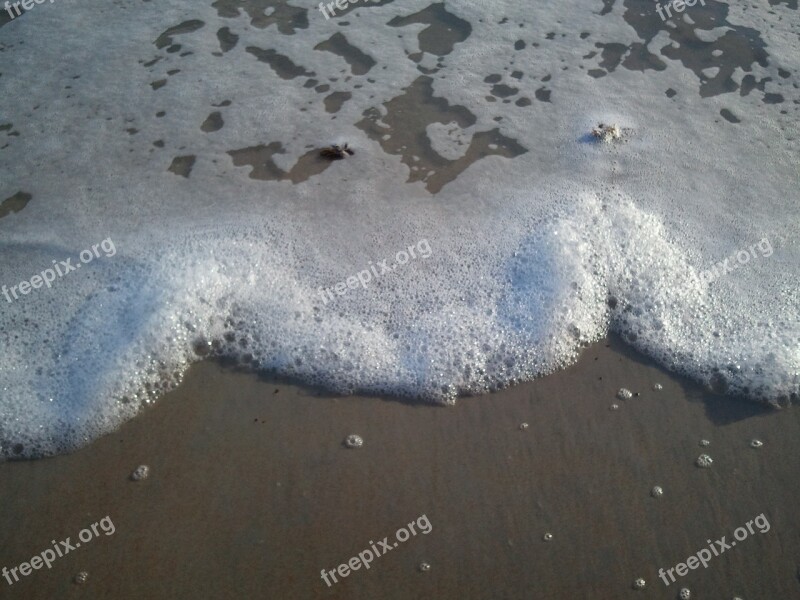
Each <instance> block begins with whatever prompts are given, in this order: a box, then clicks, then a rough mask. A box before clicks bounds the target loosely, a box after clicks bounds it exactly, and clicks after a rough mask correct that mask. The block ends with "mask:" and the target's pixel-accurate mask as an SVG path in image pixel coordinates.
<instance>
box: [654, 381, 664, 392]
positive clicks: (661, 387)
mask: <svg viewBox="0 0 800 600" xmlns="http://www.w3.org/2000/svg"><path fill="white" fill-rule="evenodd" d="M663 389H664V386H663V385H661V384H660V383H654V384H653V391H656V392H660V391H661V390H663Z"/></svg>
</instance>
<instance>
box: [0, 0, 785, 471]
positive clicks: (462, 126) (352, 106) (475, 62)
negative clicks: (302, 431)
mask: <svg viewBox="0 0 800 600" xmlns="http://www.w3.org/2000/svg"><path fill="white" fill-rule="evenodd" d="M0 23H2V27H1V28H0V50H2V52H0V57H2V60H1V61H0V74H1V75H0V87H2V90H3V91H2V93H3V94H4V97H5V98H9V99H11V101H7V102H6V103H4V107H3V112H2V115H0V149H1V151H2V156H3V157H4V160H3V167H2V169H3V175H2V177H1V178H0V180H1V181H2V190H0V202H2V205H0V217H1V218H0V232H1V234H2V238H0V240H1V241H0V245H2V255H1V256H2V258H0V264H1V266H2V268H0V274H1V276H2V281H0V284H2V285H5V286H6V287H5V288H3V294H4V297H3V298H0V304H2V312H0V332H1V333H0V336H2V342H3V343H2V345H0V387H1V388H2V391H3V394H2V397H0V407H2V410H0V415H2V416H1V417H0V440H1V441H0V446H2V452H3V453H4V454H5V455H6V456H33V455H40V454H51V453H57V452H63V451H67V450H70V449H73V448H75V447H77V446H80V445H83V444H85V443H86V442H88V441H89V440H91V439H94V438H95V437H97V436H98V435H101V434H102V433H105V432H107V431H109V430H110V429H112V428H114V427H115V426H117V425H118V424H119V423H120V422H122V421H124V420H125V419H128V418H130V417H131V416H133V415H134V414H136V413H137V412H138V411H139V410H140V409H141V407H142V406H144V405H146V404H147V403H149V402H151V401H153V400H155V399H157V398H158V397H159V396H160V395H161V394H163V392H164V391H166V390H167V389H170V388H172V387H174V386H175V385H176V384H177V383H178V382H179V381H180V380H181V377H182V374H183V373H184V371H185V370H186V368H187V367H188V365H189V364H190V363H192V362H194V361H197V360H199V359H200V358H202V357H204V356H208V355H209V354H215V353H220V354H227V355H232V356H235V357H237V358H238V359H240V360H241V362H242V363H243V364H245V365H246V366H250V367H253V368H256V369H267V370H274V371H277V372H279V373H280V374H282V375H290V376H295V377H298V378H300V379H301V380H303V381H306V382H308V383H312V384H322V385H324V386H326V387H328V388H330V389H332V390H335V391H337V392H343V393H344V392H353V391H362V392H372V393H388V394H393V395H402V396H410V397H415V398H424V399H427V400H431V401H437V402H446V403H447V402H453V401H455V399H456V398H457V397H458V396H459V395H461V394H466V393H481V392H485V391H490V390H493V389H497V388H499V387H503V386H506V385H509V384H511V383H515V382H519V381H522V380H526V379H530V378H533V377H535V376H537V375H542V374H547V373H550V372H552V371H555V370H557V369H561V368H563V367H564V366H566V365H568V364H571V363H572V362H573V361H574V360H575V358H576V356H577V354H578V353H579V351H580V349H581V348H582V347H584V346H585V345H586V344H588V343H590V342H591V341H594V340H597V339H600V338H602V337H603V336H605V335H606V334H607V333H608V332H609V331H614V332H617V333H620V334H622V335H623V336H624V337H625V339H626V340H627V341H628V342H629V343H631V344H632V345H634V346H635V347H637V348H638V349H640V350H641V351H643V352H645V353H646V354H648V355H650V356H651V357H653V358H655V359H656V360H657V361H659V362H660V363H661V364H663V365H664V366H666V367H667V368H669V369H671V370H673V371H676V372H680V373H683V374H687V375H689V376H691V377H693V378H695V379H696V380H699V381H701V382H703V383H705V384H706V385H708V386H709V387H712V388H713V389H715V390H717V391H720V392H724V393H728V394H731V395H735V394H744V395H747V396H749V397H751V398H752V399H754V400H767V401H771V402H774V403H785V402H787V401H788V400H789V399H791V398H796V396H797V394H798V387H799V381H800V379H799V378H798V372H799V369H800V343H799V342H800V322H799V321H798V314H799V313H800V311H799V310H798V309H799V308H800V303H799V302H798V287H797V280H798V265H800V260H798V259H799V258H800V256H799V255H798V254H799V252H798V246H797V241H796V240H797V233H798V229H799V227H798V225H800V219H798V216H800V215H798V206H799V205H798V203H797V192H796V189H797V179H798V164H799V163H798V153H797V151H798V126H797V111H798V105H799V104H800V95H799V94H798V84H800V79H799V78H798V75H797V72H798V68H800V56H799V55H798V54H797V52H796V51H795V46H794V44H796V38H797V34H798V22H797V6H796V3H793V2H791V1H789V2H778V3H774V4H772V3H771V4H770V6H769V7H767V6H740V5H733V4H731V5H728V4H726V3H723V2H716V1H714V0H707V1H706V2H705V4H704V5H702V4H697V5H695V6H692V7H687V8H686V10H685V12H684V13H683V15H682V17H681V18H680V19H677V18H673V19H672V20H671V21H669V22H662V20H661V18H660V17H659V16H658V13H657V11H656V9H655V3H652V2H646V1H633V0H627V1H624V2H619V1H618V0H617V1H614V0H604V1H602V2H600V1H598V2H596V3H593V4H592V3H590V4H587V3H585V2H578V1H565V2H558V3H555V4H553V5H551V6H535V7H533V6H519V5H517V3H514V2H493V3H491V4H486V3H481V4H479V5H462V4H455V3H454V4H441V3H434V4H431V3H428V2H424V1H415V0H409V1H406V0H402V1H401V0H395V1H383V2H366V1H363V2H360V3H356V4H354V5H353V6H351V7H349V8H348V9H347V10H346V12H345V13H344V14H338V13H337V15H335V16H333V17H331V18H330V19H327V20H326V18H325V17H324V16H323V15H322V14H321V12H320V11H319V10H317V9H316V8H315V7H306V6H300V5H295V4H292V3H286V2H277V1H273V0H242V1H239V2H236V1H225V2H222V1H218V2H214V3H213V4H212V3H206V4H199V3H189V2H178V1H173V2H162V3H159V4H157V5H156V4H155V3H140V2H119V3H115V4H113V5H108V4H107V3H101V2H97V1H92V0H89V1H86V2H82V3H80V4H67V3H58V2H55V3H52V4H50V3H45V4H42V5H35V8H34V9H32V10H31V11H29V13H27V14H25V15H22V16H20V17H16V18H14V19H13V20H12V19H9V18H8V17H6V18H5V19H4V20H3V21H0ZM599 123H616V124H618V125H619V126H620V127H622V128H623V133H624V135H623V138H622V139H621V140H620V141H619V142H617V143H611V144H602V143H597V142H596V141H595V140H594V139H593V138H592V137H591V135H590V132H591V129H592V128H593V127H595V126H597V125H598V124H599ZM335 142H336V143H344V142H347V143H348V144H349V145H350V147H351V148H352V149H353V150H354V152H355V154H354V155H353V156H350V157H348V158H346V159H345V160H342V161H332V162H328V161H325V160H323V159H321V158H320V157H319V149H320V148H321V147H323V146H326V145H328V144H331V143H335ZM106 240H110V241H111V243H112V244H113V247H114V253H113V254H111V253H110V252H108V251H106V250H105V248H106V247H110V245H109V244H106V246H104V247H102V248H99V249H98V250H94V251H92V250H91V249H92V246H99V245H100V244H101V242H103V241H106ZM425 248H429V250H430V251H429V252H428V251H426V250H425ZM412 249H415V250H416V256H413V255H412ZM83 251H89V254H88V255H82V254H81V252H83ZM83 256H91V259H90V260H88V261H83V260H82V257H83ZM68 258H71V261H72V265H73V266H75V267H77V266H78V265H80V269H78V268H75V269H74V270H71V271H69V272H66V273H64V274H63V275H62V274H58V275H57V276H55V275H54V278H53V280H52V282H50V285H49V286H48V285H44V284H43V281H44V280H45V277H46V276H45V274H44V273H45V270H47V269H51V268H54V267H55V266H58V265H59V264H60V263H61V261H67V259H68ZM64 268H65V269H66V267H64ZM715 268H716V272H714V269H715ZM37 275H38V276H39V281H38V283H39V285H38V286H37V285H36V283H37V282H36V281H34V280H33V277H34V276H37ZM367 277H369V279H367ZM24 281H27V282H30V284H31V285H30V286H27V285H26V286H23V288H22V289H20V287H19V286H20V282H24ZM337 285H338V286H339V287H338V288H337ZM23 289H27V292H23ZM326 290H331V291H330V292H327V291H326ZM6 294H8V295H6Z"/></svg>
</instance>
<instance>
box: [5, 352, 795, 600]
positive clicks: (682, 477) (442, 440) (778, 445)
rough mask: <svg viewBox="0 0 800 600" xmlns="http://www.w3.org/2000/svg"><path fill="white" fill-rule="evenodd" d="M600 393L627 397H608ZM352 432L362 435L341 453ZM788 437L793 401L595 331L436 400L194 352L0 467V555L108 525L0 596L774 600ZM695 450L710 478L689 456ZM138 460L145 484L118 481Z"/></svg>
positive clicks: (786, 501) (787, 552)
mask: <svg viewBox="0 0 800 600" xmlns="http://www.w3.org/2000/svg"><path fill="white" fill-rule="evenodd" d="M656 382H660V383H661V384H662V385H663V389H662V390H661V391H654V390H653V389H652V385H653V384H654V383H656ZM620 387H627V388H629V389H630V390H632V391H634V392H637V391H638V392H640V396H638V397H634V398H631V399H630V400H627V401H619V400H617V399H616V398H615V394H616V392H617V390H618V389H619V388H620ZM615 402H616V403H618V404H619V410H616V411H613V410H610V408H609V407H610V405H611V404H612V403H615ZM522 422H527V423H529V427H528V428H527V429H524V430H522V429H520V424H521V423H522ZM350 433H358V434H359V435H361V436H362V437H363V439H364V446H363V447H362V448H360V449H355V450H349V449H346V448H344V447H343V445H342V441H343V439H344V438H345V436H346V435H348V434H350ZM702 438H705V439H708V440H710V441H711V445H710V446H709V447H708V448H701V447H700V446H699V440H700V439H702ZM752 438H758V439H760V440H762V441H763V442H764V446H763V447H762V448H760V449H753V448H751V447H750V445H749V443H750V440H751V439H752ZM798 440H800V418H798V413H797V411H796V409H791V408H789V409H784V410H782V411H775V410H772V409H764V408H762V407H760V406H757V405H754V404H752V403H749V402H744V401H738V400H735V399H730V398H720V397H718V396H713V395H711V394H708V393H706V392H704V391H703V390H701V389H699V388H698V387H697V386H695V385H694V384H691V383H689V382H686V381H685V380H682V379H679V378H676V377H673V376H670V375H668V374H666V373H665V372H664V371H663V370H661V369H659V368H658V367H656V366H654V365H652V363H651V362H650V361H648V360H646V359H644V358H642V357H641V356H639V355H637V354H635V353H633V352H632V351H630V350H629V349H627V348H626V347H624V346H623V345H622V344H621V343H620V342H618V341H615V340H610V341H608V342H603V343H600V344H597V345H594V346H592V347H590V348H588V349H587V350H586V351H585V352H584V354H583V356H582V357H581V359H580V361H579V362H578V363H577V364H576V365H574V366H572V367H570V368H568V369H566V370H564V371H562V372H560V373H556V374H554V375H552V376H549V377H545V378H543V379H541V380H538V381H534V382H532V383H528V384H524V385H520V386H517V387H514V388H512V389H509V390H505V391H502V392H499V393H496V394H492V395H490V396H483V397H477V398H465V399H462V400H460V401H459V403H458V404H457V405H456V406H455V407H450V408H445V407H432V406H427V405H418V404H411V403H406V402H398V401H396V400H391V399H381V398H367V397H353V398H340V397H332V396H330V395H328V394H325V393H323V392H319V391H315V390H310V389H308V388H304V387H301V386H296V385H292V384H288V383H286V382H279V381H276V380H274V379H269V378H266V377H262V376H258V375H256V374H252V373H241V372H237V370H236V369H234V368H231V367H228V366H224V365H221V364H219V363H215V362H206V363H202V364H199V365H197V366H195V367H194V368H192V369H191V371H190V372H189V374H188V376H187V377H186V380H185V381H184V384H183V385H182V386H181V387H180V389H178V390H176V391H175V392H173V393H171V394H169V395H168V396H166V397H165V398H163V399H162V400H161V401H160V402H158V403H157V404H156V406H154V407H152V408H150V409H148V410H147V411H146V412H145V413H144V414H142V415H140V416H139V417H138V418H136V419H134V420H133V421H131V422H129V423H127V424H125V425H124V426H123V427H122V428H121V429H120V430H119V431H117V432H115V433H113V434H111V435H108V436H106V437H104V438H102V439H100V440H98V441H97V442H95V443H93V444H91V445H90V446H89V447H87V448H85V449H83V450H81V451H79V452H76V453H74V454H72V455H69V456H63V457H57V458H53V459H46V460H39V461H31V462H14V463H6V464H2V465H0V480H2V482H3V485H2V491H1V492H0V499H1V501H2V507H3V510H2V511H0V531H2V532H3V533H2V543H1V544H0V566H5V567H7V568H9V569H10V568H12V567H13V566H16V565H19V564H20V563H21V562H23V561H28V560H29V559H30V558H31V557H32V556H33V555H34V554H38V553H39V552H41V551H42V550H45V549H47V548H48V547H50V546H51V543H50V540H63V539H65V538H66V537H67V536H71V537H72V541H73V543H74V541H75V540H76V538H77V535H78V532H79V531H80V530H81V529H82V528H84V527H87V526H89V525H90V524H91V523H94V522H96V521H99V520H100V519H101V518H103V517H105V516H106V515H108V516H109V517H110V518H111V520H112V521H113V523H114V526H115V527H116V531H115V532H114V533H113V535H103V534H102V532H101V534H100V536H99V537H98V538H95V539H93V540H91V541H90V542H88V543H85V544H82V545H81V547H80V548H76V549H75V550H74V551H72V552H70V553H69V554H68V555H66V556H64V557H63V558H58V559H57V560H56V561H55V562H54V563H53V565H52V569H50V570H47V569H44V568H43V569H41V570H38V571H33V572H32V573H31V574H30V575H28V576H27V577H24V578H22V580H21V581H20V582H18V583H15V584H14V585H12V586H9V585H8V584H7V582H6V581H5V580H4V579H0V589H1V590H2V592H0V597H2V598H37V599H38V598H104V599H108V598H115V599H126V598H137V599H138V598H147V599H148V600H152V599H160V598H165V599H166V598H170V599H173V598H276V599H295V598H298V599H303V598H342V599H344V598H347V599H375V598H384V599H394V598H397V599H411V598H414V599H417V598H419V599H422V598H425V599H429V598H438V599H445V598H447V599H449V598H459V599H464V598H468V599H473V598H475V599H484V598H492V599H512V598H513V599H517V598H518V599H523V598H524V599H531V598H536V599H538V598H626V597H631V598H637V597H641V598H676V597H677V594H678V589H679V587H681V586H686V587H689V588H690V589H691V590H692V597H693V598H733V597H734V596H740V597H742V598H744V599H746V600H750V599H756V598H758V599H762V598H764V599H766V598H769V599H779V598H780V599H782V598H792V597H797V596H798V593H800V580H798V558H797V557H798V556H800V535H798V534H800V513H799V512H798V511H797V509H796V506H797V494H798V491H800V485H798V473H800V455H799V454H800V453H798V452H797V451H796V449H797V445H798ZM703 452H707V453H708V454H710V455H711V456H712V457H713V459H714V464H713V466H712V467H711V468H709V469H700V468H697V467H696V466H695V465H694V461H695V459H696V458H697V456H698V455H699V454H701V453H703ZM143 463H144V464H148V465H149V466H150V468H151V474H150V477H149V478H148V479H146V480H144V481H140V482H133V481H130V480H129V479H128V476H129V474H130V473H131V471H132V470H133V469H134V468H135V467H136V466H137V465H139V464H143ZM654 485H660V486H662V488H663V490H664V495H663V497H661V498H658V499H656V498H653V497H651V496H650V490H651V488H652V487H653V486H654ZM761 513H765V515H766V518H767V519H768V522H769V524H770V526H771V527H770V530H769V531H768V532H767V533H764V534H761V533H759V532H758V529H756V533H754V534H753V535H749V536H748V537H747V539H745V540H743V541H741V542H739V543H738V545H737V546H736V547H732V548H731V549H729V550H727V551H726V552H725V553H724V554H722V555H721V556H719V557H714V558H712V559H711V561H710V563H709V565H708V568H706V569H703V568H702V567H700V568H699V569H697V570H693V571H689V574H688V575H686V576H684V577H680V578H679V579H678V583H673V584H671V585H670V586H669V587H667V586H665V585H664V583H663V582H662V581H661V580H660V579H659V578H658V569H659V568H660V567H662V568H664V569H668V568H670V567H674V566H675V565H676V564H677V563H679V562H683V561H685V560H686V558H687V557H688V556H690V555H691V554H694V553H696V552H697V551H698V550H701V549H702V548H704V547H707V543H706V540H707V539H711V540H716V539H719V538H720V537H721V536H723V535H725V536H727V540H728V542H730V541H731V540H732V539H733V531H734V529H736V528H737V527H740V526H744V525H745V524H746V523H747V521H750V520H752V519H754V518H755V517H756V516H757V515H760V514H761ZM423 514H424V515H426V516H427V518H428V520H429V522H430V524H431V526H432V530H431V531H430V533H428V534H427V535H425V534H422V533H418V534H417V535H415V536H412V537H410V539H409V540H408V541H406V542H405V543H401V544H399V545H398V546H397V547H396V548H393V549H392V550H391V551H390V552H388V553H387V554H385V555H383V556H380V557H378V558H375V559H374V560H373V562H372V564H371V568H370V569H369V570H364V569H363V568H361V569H360V570H358V571H355V572H351V573H350V575H349V576H347V577H346V578H341V577H339V582H338V583H334V584H332V585H331V587H328V586H326V584H325V583H324V582H323V580H322V579H321V577H320V570H321V569H322V568H325V569H326V570H331V569H335V568H336V567H337V566H338V565H339V564H341V563H345V562H347V561H348V560H349V559H350V558H351V557H353V556H355V555H357V554H358V553H359V552H361V551H363V550H364V549H366V548H369V546H370V541H373V542H375V543H376V544H377V542H378V540H381V539H383V538H384V536H387V537H388V538H389V542H390V543H391V542H392V541H393V540H394V538H395V531H396V530H397V529H398V528H400V527H403V526H405V525H407V524H408V523H409V522H411V521H412V520H416V519H417V518H418V517H420V516H421V515H423ZM546 532H552V534H553V540H552V541H550V542H546V541H544V540H543V535H544V534H545V533H546ZM423 561H424V562H427V563H429V564H430V566H431V569H430V570H429V571H427V572H421V571H420V570H419V568H418V567H419V565H420V563H421V562H423ZM79 571H87V572H88V573H89V579H88V581H87V582H86V583H85V584H83V585H76V584H74V583H72V578H73V576H74V575H75V574H76V573H78V572H79ZM637 577H643V578H645V579H646V580H647V587H646V589H644V590H641V591H636V590H634V589H633V587H632V583H633V581H634V579H636V578H637Z"/></svg>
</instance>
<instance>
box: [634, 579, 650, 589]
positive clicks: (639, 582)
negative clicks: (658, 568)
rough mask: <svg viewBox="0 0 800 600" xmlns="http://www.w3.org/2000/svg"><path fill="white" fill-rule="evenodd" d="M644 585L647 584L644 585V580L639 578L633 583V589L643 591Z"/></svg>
mask: <svg viewBox="0 0 800 600" xmlns="http://www.w3.org/2000/svg"><path fill="white" fill-rule="evenodd" d="M646 585H647V583H645V580H644V579H642V578H641V577H639V579H637V580H636V581H634V582H633V589H635V590H643V589H644V587H645V586H646Z"/></svg>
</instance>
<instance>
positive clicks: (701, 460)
mask: <svg viewBox="0 0 800 600" xmlns="http://www.w3.org/2000/svg"><path fill="white" fill-rule="evenodd" d="M713 462H714V460H713V459H712V458H711V457H710V456H709V455H708V454H701V455H700V456H698V457H697V460H696V461H694V464H696V465H697V466H698V467H700V468H701V469H707V468H708V467H710V466H711V464H712V463H713Z"/></svg>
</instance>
